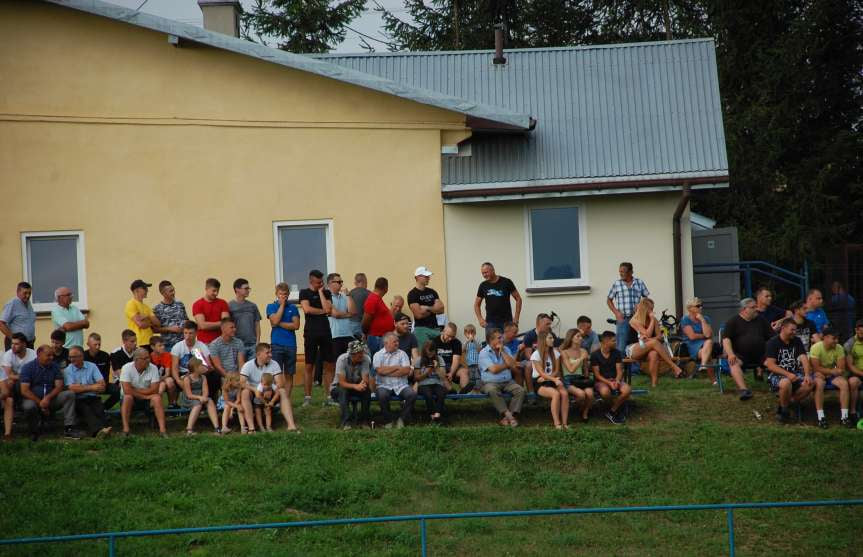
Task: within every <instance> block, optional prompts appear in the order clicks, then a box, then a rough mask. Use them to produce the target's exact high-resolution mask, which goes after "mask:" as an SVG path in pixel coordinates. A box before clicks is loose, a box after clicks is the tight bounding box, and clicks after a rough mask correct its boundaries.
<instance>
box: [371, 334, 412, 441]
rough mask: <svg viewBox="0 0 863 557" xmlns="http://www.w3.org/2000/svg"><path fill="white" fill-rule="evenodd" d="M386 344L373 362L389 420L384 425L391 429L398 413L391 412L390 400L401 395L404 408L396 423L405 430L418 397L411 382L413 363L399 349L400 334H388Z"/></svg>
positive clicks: (379, 395) (384, 340)
mask: <svg viewBox="0 0 863 557" xmlns="http://www.w3.org/2000/svg"><path fill="white" fill-rule="evenodd" d="M383 344H384V347H383V348H381V349H380V350H378V351H377V353H375V355H374V358H373V361H372V365H373V366H374V368H375V373H376V374H377V380H376V383H377V395H378V402H379V403H380V405H381V411H382V412H383V414H384V420H385V421H386V425H385V426H384V427H386V428H391V427H393V417H394V414H393V413H392V412H391V411H390V399H392V397H394V396H398V397H401V399H402V400H403V401H404V407H403V408H402V411H401V413H400V414H399V416H398V418H397V419H396V420H395V426H396V427H397V428H399V429H401V428H403V427H404V426H405V422H406V421H410V418H411V414H412V413H413V409H414V403H415V402H416V400H417V393H416V391H415V390H413V389H411V387H410V384H409V383H408V377H410V375H411V373H412V368H411V362H410V359H409V358H408V355H407V354H405V353H404V351H403V350H400V349H399V337H398V336H397V335H396V334H395V333H393V332H389V333H387V334H385V335H384V338H383Z"/></svg>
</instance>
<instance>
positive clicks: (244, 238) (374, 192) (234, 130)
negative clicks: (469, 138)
mask: <svg viewBox="0 0 863 557" xmlns="http://www.w3.org/2000/svg"><path fill="white" fill-rule="evenodd" d="M0 37H2V39H0V40H2V41H3V46H2V47H0V82H2V83H3V86H2V87H0V189H2V198H3V200H4V204H5V206H4V210H3V218H2V219H0V261H2V272H0V293H3V295H2V298H3V299H4V301H5V299H8V298H9V297H11V296H13V295H14V291H15V284H16V283H17V282H18V281H19V280H21V278H22V277H23V274H24V273H23V267H22V266H23V261H22V250H21V233H22V232H44V231H58V230H63V231H67V230H74V231H83V232H84V235H85V250H86V261H85V268H86V276H87V284H86V289H87V295H88V306H89V307H88V309H89V310H90V321H91V328H90V331H98V332H100V333H101V334H102V335H103V339H104V340H103V345H104V347H105V348H106V349H111V348H113V347H115V346H117V345H118V344H119V342H120V338H119V337H120V331H121V330H122V329H123V328H125V326H126V323H125V319H124V317H123V315H122V313H123V305H124V303H125V302H126V300H127V299H128V298H129V297H130V292H129V290H128V288H129V284H130V283H131V281H132V280H133V279H135V278H144V279H145V280H147V281H148V282H152V283H154V284H155V283H158V281H159V280H161V279H169V280H171V281H172V282H173V283H174V284H175V285H176V287H177V292H178V299H180V300H182V301H183V302H185V304H186V307H187V309H189V310H191V305H192V303H193V302H194V301H195V300H196V299H197V298H198V297H200V295H201V294H202V292H203V286H204V280H205V279H206V278H207V277H210V276H213V277H217V278H219V279H220V280H221V281H222V297H223V298H226V299H230V298H231V297H232V296H233V292H232V291H231V283H232V282H233V280H234V279H235V278H237V277H240V276H242V277H245V278H247V279H249V280H250V282H251V285H252V288H253V290H252V297H251V299H252V300H253V301H254V302H256V303H257V304H258V305H259V307H260V309H261V312H262V313H263V311H264V306H265V304H266V303H268V302H270V301H272V298H273V291H272V290H273V285H274V279H275V273H276V269H275V264H276V263H275V256H274V245H273V244H274V238H273V223H274V222H277V221H295V220H310V219H331V220H332V223H333V238H334V246H333V256H334V270H336V271H338V272H341V273H342V274H343V276H344V277H345V278H346V279H348V282H349V281H350V280H351V279H352V277H353V274H354V273H355V272H358V271H362V272H365V273H367V274H368V276H369V279H370V281H374V279H375V277H377V276H381V275H382V276H387V277H388V278H389V279H390V284H391V292H392V293H402V294H404V293H406V292H407V291H408V290H409V289H410V288H411V287H412V285H413V277H412V274H413V269H414V268H415V267H416V266H417V265H420V264H424V265H428V266H430V267H431V268H433V269H434V270H436V271H438V273H437V275H436V277H435V282H434V286H435V288H436V289H437V290H438V291H439V292H440V293H441V295H442V296H444V297H445V296H446V292H447V285H446V272H445V258H444V241H443V208H442V205H441V199H440V183H441V177H440V146H441V137H442V135H446V134H449V135H452V133H453V132H458V131H462V132H463V131H464V130H465V123H464V116H463V115H461V114H457V113H452V112H448V111H444V110H439V109H435V108H431V107H428V106H424V105H420V104H417V103H413V102H410V101H406V100H403V99H399V98H396V97H392V96H388V95H384V94H380V93H376V92H372V91H369V90H365V89H362V88H359V87H355V86H351V85H347V84H343V83H340V82H336V81H334V80H329V79H326V78H322V77H317V76H313V75H310V74H307V73H304V72H300V71H296V70H291V69H287V68H284V67H281V66H276V65H274V64H269V63H267V62H263V61H259V60H254V59H251V58H248V57H244V56H240V55H236V54H232V53H228V52H224V51H220V50H216V49H213V48H206V47H203V46H200V45H186V46H182V47H180V48H175V47H173V46H171V45H170V44H169V43H168V40H167V37H166V36H165V35H164V34H161V33H156V32H152V31H148V30H144V29H140V28H137V27H134V26H130V25H126V24H122V23H119V22H115V21H111V20H107V19H104V18H100V17H96V16H91V15H87V14H82V13H79V12H75V11H71V10H67V9H65V8H61V7H57V6H53V5H44V4H39V3H32V2H16V1H11V2H3V3H2V4H0ZM159 298H160V297H159V295H158V292H156V289H155V287H154V288H153V289H152V290H151V292H150V297H149V298H148V299H147V302H148V303H149V304H150V305H151V306H152V305H155V304H156V303H157V302H158V301H159ZM50 329H51V326H50V321H48V320H47V319H46V318H44V317H43V318H40V320H39V323H38V330H37V335H38V340H39V341H47V339H48V336H49V333H50ZM269 330H270V328H269V325H267V324H264V325H263V326H262V331H263V335H262V336H263V338H264V339H268V338H269ZM300 346H302V344H300Z"/></svg>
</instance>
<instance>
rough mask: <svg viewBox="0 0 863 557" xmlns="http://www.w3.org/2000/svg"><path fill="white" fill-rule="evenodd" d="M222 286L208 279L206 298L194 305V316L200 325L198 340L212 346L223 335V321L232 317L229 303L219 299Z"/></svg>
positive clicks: (205, 288) (212, 279) (205, 287)
mask: <svg viewBox="0 0 863 557" xmlns="http://www.w3.org/2000/svg"><path fill="white" fill-rule="evenodd" d="M221 287H222V284H221V283H220V282H219V281H218V280H216V279H214V278H208V279H207V283H206V284H205V285H204V297H203V298H200V299H199V300H198V301H196V302H195V303H194V304H193V305H192V315H193V316H194V318H195V321H196V322H197V323H198V340H200V341H201V342H203V343H204V344H210V343H211V342H213V341H214V340H216V338H218V336H219V335H220V334H221V328H222V319H224V318H225V317H230V315H231V312H230V310H229V309H228V302H226V301H225V300H222V299H221V298H219V288H221Z"/></svg>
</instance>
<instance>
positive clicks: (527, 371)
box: [486, 321, 533, 386]
mask: <svg viewBox="0 0 863 557" xmlns="http://www.w3.org/2000/svg"><path fill="white" fill-rule="evenodd" d="M501 330H502V331H503V346H504V348H506V349H507V350H509V354H510V355H511V356H512V359H513V360H515V362H516V364H518V365H517V366H516V367H515V369H514V370H512V380H513V381H515V382H516V383H518V384H519V385H521V386H524V378H525V376H526V375H531V372H532V371H533V364H531V363H530V360H528V359H527V358H525V356H524V345H523V344H522V343H521V338H519V336H518V325H517V324H516V323H513V322H512V321H507V322H506V323H504V325H503V328H502V329H501ZM487 338H488V335H486V339H487Z"/></svg>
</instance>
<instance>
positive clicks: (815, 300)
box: [806, 288, 830, 333]
mask: <svg viewBox="0 0 863 557" xmlns="http://www.w3.org/2000/svg"><path fill="white" fill-rule="evenodd" d="M823 306H824V296H823V295H822V294H821V291H820V290H818V289H817V288H812V289H811V290H809V292H808V293H807V294H806V319H808V320H809V321H812V322H813V323H815V330H816V331H818V333H821V329H823V328H824V326H825V325H828V324H829V323H830V320H829V319H828V318H827V313H826V312H825V311H824V307H823Z"/></svg>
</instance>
